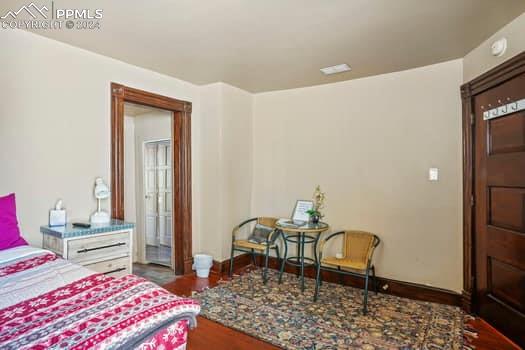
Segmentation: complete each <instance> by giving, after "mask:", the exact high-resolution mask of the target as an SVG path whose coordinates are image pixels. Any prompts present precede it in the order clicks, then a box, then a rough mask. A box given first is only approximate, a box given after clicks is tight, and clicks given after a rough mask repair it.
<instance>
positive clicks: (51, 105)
mask: <svg viewBox="0 0 525 350" xmlns="http://www.w3.org/2000/svg"><path fill="white" fill-rule="evenodd" d="M0 47H2V54H1V55H0V66H1V67H2V69H1V70H0V81H1V82H2V84H0V150H1V151H0V164H2V166H1V171H0V194H6V193H9V192H16V194H17V201H18V203H17V204H18V215H19V221H20V223H21V228H22V231H23V234H24V236H25V237H26V238H27V239H28V241H29V242H30V243H31V244H34V245H41V241H42V238H41V235H40V233H39V226H40V225H42V224H46V223H47V220H48V210H49V208H51V207H52V206H53V204H54V203H55V201H56V199H57V198H63V199H64V204H65V206H66V208H67V211H68V216H69V218H70V219H84V220H85V219H87V218H88V217H89V215H90V213H91V212H92V211H93V210H94V209H95V207H96V203H95V200H94V199H93V195H92V191H93V184H94V179H95V177H97V176H101V177H103V178H104V179H105V180H106V181H109V179H110V108H111V107H110V83H111V82H118V83H121V84H124V85H127V86H131V87H135V88H138V89H143V90H146V91H151V92H155V93H158V94H161V95H166V96H171V97H174V98H178V99H181V100H187V101H191V102H192V103H193V113H192V170H193V222H192V225H193V249H194V251H198V250H200V247H199V242H200V216H199V215H200V213H201V208H200V200H201V197H200V195H199V193H200V187H201V182H202V181H203V179H205V177H206V176H208V175H207V174H201V171H200V168H201V156H200V152H201V146H200V142H201V141H202V140H201V138H200V130H199V129H200V128H201V127H202V125H203V124H202V120H201V111H200V106H201V101H200V94H199V88H198V87H196V86H195V85H193V84H190V83H187V82H184V81H181V80H178V79H175V78H172V77H168V76H165V75H162V74H158V73H155V72H152V71H149V70H146V69H142V68H138V67H135V66H132V65H129V64H126V63H123V62H120V61H117V60H114V59H111V58H108V57H104V56H101V55H97V54H94V53H91V52H88V51H85V50H82V49H78V48H75V47H72V46H69V45H66V44H63V43H60V42H56V41H52V40H49V39H46V38H43V37H40V36H37V35H35V34H31V33H28V32H24V31H18V30H2V31H1V32H0ZM104 206H105V207H109V203H105V205H104Z"/></svg>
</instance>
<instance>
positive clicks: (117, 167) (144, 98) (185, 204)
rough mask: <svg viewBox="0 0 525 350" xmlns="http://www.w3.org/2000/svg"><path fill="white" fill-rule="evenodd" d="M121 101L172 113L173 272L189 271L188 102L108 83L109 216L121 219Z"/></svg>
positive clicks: (122, 157) (122, 109)
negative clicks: (109, 146) (109, 92)
mask: <svg viewBox="0 0 525 350" xmlns="http://www.w3.org/2000/svg"><path fill="white" fill-rule="evenodd" d="M124 102H133V103H137V104H141V105H146V106H150V107H154V108H160V109H164V110H168V111H171V112H172V140H173V146H172V164H173V176H172V179H173V180H172V181H173V184H172V194H173V196H172V197H173V203H172V210H173V220H172V222H173V225H172V237H173V245H174V251H173V253H174V258H175V259H174V262H175V265H174V269H175V273H176V274H178V275H182V274H186V273H190V272H191V264H192V254H191V246H192V227H191V217H192V207H191V111H192V105H191V102H188V101H181V100H177V99H174V98H171V97H166V96H162V95H157V94H154V93H151V92H147V91H143V90H138V89H134V88H131V87H127V86H124V85H121V84H117V83H111V216H112V217H114V218H116V219H121V220H123V219H124Z"/></svg>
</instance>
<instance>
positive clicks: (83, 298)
mask: <svg viewBox="0 0 525 350" xmlns="http://www.w3.org/2000/svg"><path fill="white" fill-rule="evenodd" d="M199 311H200V306H199V304H198V303H197V302H196V301H194V300H192V299H188V298H181V297H178V296H176V295H174V294H171V293H169V292H168V291H166V290H164V289H162V288H160V287H158V286H157V285H155V284H153V283H151V282H148V281H146V280H144V279H142V278H140V277H137V276H134V275H126V276H123V277H119V278H115V277H109V276H106V275H104V274H100V273H95V272H93V271H90V270H88V269H86V268H84V267H82V266H79V265H76V264H73V263H70V262H68V261H66V260H64V259H61V258H59V257H58V256H57V255H55V254H54V253H52V252H50V251H47V250H43V249H39V248H34V247H30V246H19V247H15V248H10V249H6V250H2V251H0V349H16V350H22V349H141V350H151V349H175V350H182V349H185V348H186V341H187V333H188V330H189V328H192V327H194V326H195V325H196V319H195V317H196V315H197V314H198V313H199Z"/></svg>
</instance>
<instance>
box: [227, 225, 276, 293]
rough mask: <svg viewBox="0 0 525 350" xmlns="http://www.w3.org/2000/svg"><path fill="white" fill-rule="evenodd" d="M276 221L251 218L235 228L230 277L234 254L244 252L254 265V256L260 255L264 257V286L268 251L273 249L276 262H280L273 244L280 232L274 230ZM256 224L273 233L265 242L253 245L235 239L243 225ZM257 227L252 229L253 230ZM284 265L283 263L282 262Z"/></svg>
mask: <svg viewBox="0 0 525 350" xmlns="http://www.w3.org/2000/svg"><path fill="white" fill-rule="evenodd" d="M277 220H278V219H276V218H270V217H258V218H252V219H248V220H246V221H243V222H242V223H240V224H239V225H237V226H235V227H234V228H233V230H232V247H231V256H230V273H229V275H230V277H231V276H232V274H233V258H234V252H235V251H239V252H244V253H249V254H251V256H252V262H253V264H254V265H256V263H255V256H256V255H260V256H264V269H263V283H264V284H266V282H267V280H268V258H269V256H270V249H274V250H275V252H276V254H277V260H281V255H280V254H279V246H278V245H277V243H276V242H275V241H276V240H277V238H278V237H279V235H280V234H281V232H280V231H279V230H277V229H276V228H275V223H276V222H277ZM254 221H255V222H256V224H259V225H264V226H266V227H271V228H273V231H271V233H270V234H269V235H268V238H267V239H266V241H265V242H262V243H255V242H250V241H248V240H247V239H237V238H236V236H237V234H238V233H239V231H240V230H241V228H242V227H243V226H244V225H247V224H249V223H251V222H254ZM256 227H257V226H255V227H254V230H255V228H256ZM282 263H284V261H283V262H282Z"/></svg>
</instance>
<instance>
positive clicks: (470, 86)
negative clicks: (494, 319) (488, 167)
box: [461, 51, 525, 312]
mask: <svg viewBox="0 0 525 350" xmlns="http://www.w3.org/2000/svg"><path fill="white" fill-rule="evenodd" d="M524 72H525V51H524V52H522V53H520V54H518V55H516V56H514V57H512V58H510V59H509V60H507V61H505V62H503V63H502V64H500V65H499V66H497V67H495V68H493V69H491V70H489V71H488V72H486V73H484V74H482V75H480V76H479V77H477V78H475V79H473V80H471V81H469V82H468V83H465V84H463V85H462V86H461V99H462V114H463V118H462V128H463V291H462V306H463V309H464V310H465V311H467V312H473V311H474V310H476V306H477V304H476V300H475V298H473V295H475V292H476V284H475V280H474V276H476V263H475V254H474V235H475V232H474V212H475V205H476V196H475V189H474V153H473V152H474V142H475V140H474V123H475V117H474V110H473V108H472V107H473V99H474V97H475V96H476V95H479V94H480V93H482V92H484V91H486V90H488V89H491V88H493V87H495V86H497V85H499V84H502V83H504V82H505V81H508V80H510V79H512V78H514V77H516V76H518V75H520V74H522V73H524Z"/></svg>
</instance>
